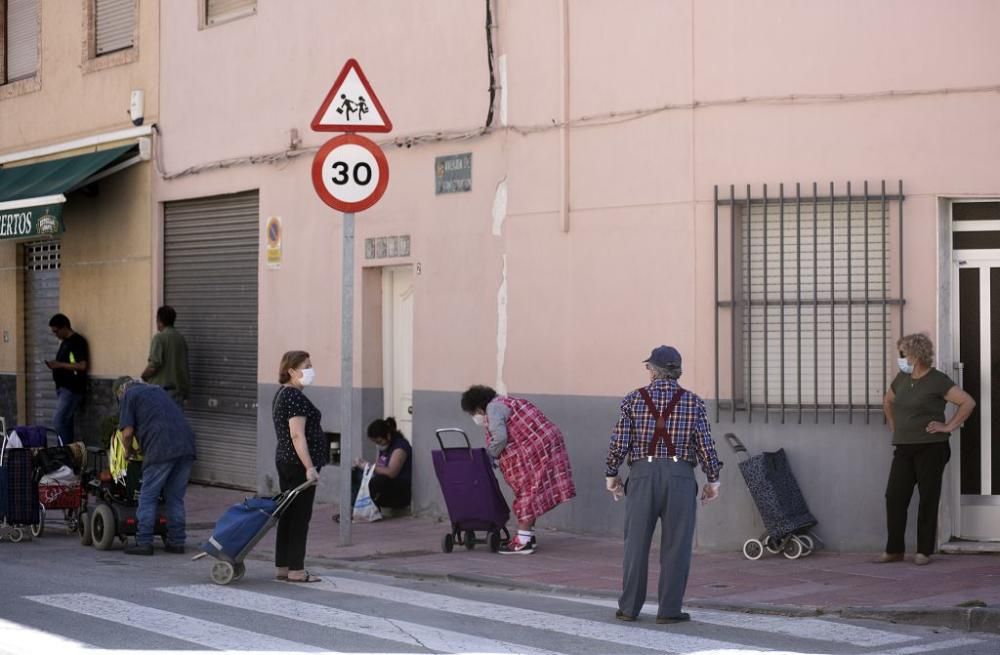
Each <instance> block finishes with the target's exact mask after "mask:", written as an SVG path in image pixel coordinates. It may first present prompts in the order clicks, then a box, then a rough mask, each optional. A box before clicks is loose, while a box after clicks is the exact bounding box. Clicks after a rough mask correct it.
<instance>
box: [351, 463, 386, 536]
mask: <svg viewBox="0 0 1000 655" xmlns="http://www.w3.org/2000/svg"><path fill="white" fill-rule="evenodd" d="M373 475H375V465H374V464H366V465H365V472H364V474H362V476H361V488H360V489H359V490H358V497H357V498H356V499H355V500H354V520H355V521H359V522H364V523H371V522H373V521H381V520H382V512H380V511H379V510H378V505H376V504H375V502H374V501H373V500H372V497H371V496H370V495H369V494H368V483H369V482H371V480H372V476H373Z"/></svg>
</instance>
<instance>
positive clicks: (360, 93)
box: [312, 59, 392, 132]
mask: <svg viewBox="0 0 1000 655" xmlns="http://www.w3.org/2000/svg"><path fill="white" fill-rule="evenodd" d="M312 129H314V130H316V131H318V132H389V131H390V130H392V121H390V120H389V116H388V115H387V114H386V113H385V109H384V108H383V107H382V103H381V102H379V99H378V97H377V96H376V95H375V92H374V91H372V87H371V84H369V82H368V78H367V77H365V74H364V72H363V71H362V70H361V66H360V65H359V64H358V62H357V61H356V60H354V59H348V60H347V63H346V64H344V68H343V69H342V70H341V71H340V75H338V76H337V80H336V81H335V82H334V83H333V86H332V87H331V88H330V91H329V93H327V95H326V99H325V100H324V101H323V104H322V105H320V108H319V111H318V112H317V113H316V117H315V118H313V121H312Z"/></svg>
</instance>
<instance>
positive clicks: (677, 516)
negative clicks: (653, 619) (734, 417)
mask: <svg viewBox="0 0 1000 655" xmlns="http://www.w3.org/2000/svg"><path fill="white" fill-rule="evenodd" d="M697 499H698V482H697V481H696V480H695V477H694V466H693V465H691V464H690V463H689V462H684V461H680V462H675V461H673V460H672V459H654V460H653V461H652V462H648V461H646V460H645V459H643V460H640V461H636V462H633V463H632V465H631V467H630V469H629V476H628V493H627V494H626V496H625V563H624V566H623V571H624V578H623V581H622V595H621V598H620V599H619V600H618V609H620V610H621V611H622V612H624V613H625V614H628V615H629V616H639V612H640V611H641V610H642V606H643V604H644V603H645V602H646V579H647V576H648V574H649V547H650V542H651V541H652V539H653V530H655V529H656V521H657V519H659V520H660V523H661V525H660V533H661V534H660V584H659V590H658V597H659V610H658V611H657V616H677V615H678V614H680V611H681V601H682V600H683V599H684V590H685V589H686V588H687V580H688V572H689V570H690V569H691V546H692V542H693V540H694V524H695V509H696V507H697Z"/></svg>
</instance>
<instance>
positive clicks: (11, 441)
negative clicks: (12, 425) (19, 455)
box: [7, 430, 24, 448]
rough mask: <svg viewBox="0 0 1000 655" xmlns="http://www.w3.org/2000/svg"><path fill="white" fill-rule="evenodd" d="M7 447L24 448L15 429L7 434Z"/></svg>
mask: <svg viewBox="0 0 1000 655" xmlns="http://www.w3.org/2000/svg"><path fill="white" fill-rule="evenodd" d="M7 448H24V444H22V443H21V437H19V436H17V430H11V431H10V434H9V435H7Z"/></svg>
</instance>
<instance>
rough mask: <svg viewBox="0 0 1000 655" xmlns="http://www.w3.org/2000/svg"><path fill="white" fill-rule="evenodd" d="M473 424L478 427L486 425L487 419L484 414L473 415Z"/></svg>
mask: <svg viewBox="0 0 1000 655" xmlns="http://www.w3.org/2000/svg"><path fill="white" fill-rule="evenodd" d="M472 422H473V423H475V424H476V425H486V417H485V416H483V415H482V414H473V415H472Z"/></svg>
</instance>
